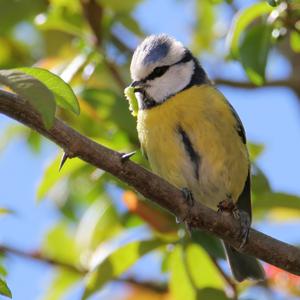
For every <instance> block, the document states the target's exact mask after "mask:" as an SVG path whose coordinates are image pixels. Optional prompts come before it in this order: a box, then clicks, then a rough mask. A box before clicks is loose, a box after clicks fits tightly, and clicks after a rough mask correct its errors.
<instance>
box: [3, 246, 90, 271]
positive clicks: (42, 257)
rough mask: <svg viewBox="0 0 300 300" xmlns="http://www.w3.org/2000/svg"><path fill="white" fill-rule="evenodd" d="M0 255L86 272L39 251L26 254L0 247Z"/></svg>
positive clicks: (8, 247)
mask: <svg viewBox="0 0 300 300" xmlns="http://www.w3.org/2000/svg"><path fill="white" fill-rule="evenodd" d="M0 253H8V254H14V255H17V256H21V257H24V258H29V259H34V260H38V261H41V262H43V263H47V264H49V265H53V266H58V267H63V268H66V269H68V270H70V271H73V272H76V273H80V274H85V273H86V271H85V270H84V269H83V268H80V267H76V266H74V265H71V264H68V263H65V262H62V261H59V260H56V259H53V258H50V257H47V256H45V255H43V254H42V253H41V252H39V251H33V252H26V251H22V250H20V249H16V248H13V247H10V246H4V245H0Z"/></svg>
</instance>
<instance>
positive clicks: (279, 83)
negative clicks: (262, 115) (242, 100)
mask: <svg viewBox="0 0 300 300" xmlns="http://www.w3.org/2000/svg"><path fill="white" fill-rule="evenodd" d="M213 82H214V83H215V84H217V85H219V84H220V85H228V86H232V87H236V88H243V89H255V88H263V87H289V88H292V89H294V90H295V91H299V89H300V84H299V83H297V81H296V80H294V79H292V78H290V79H283V80H273V81H267V82H266V83H265V84H264V85H262V86H258V85H255V84H254V83H252V82H248V81H235V80H230V79H225V78H215V79H214V80H213Z"/></svg>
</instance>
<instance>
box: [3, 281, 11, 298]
mask: <svg viewBox="0 0 300 300" xmlns="http://www.w3.org/2000/svg"><path fill="white" fill-rule="evenodd" d="M0 295H3V296H6V297H8V298H12V294H11V291H10V289H9V288H8V286H7V284H6V282H5V281H3V280H2V279H1V278H0Z"/></svg>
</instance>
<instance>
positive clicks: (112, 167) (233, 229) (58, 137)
mask: <svg viewBox="0 0 300 300" xmlns="http://www.w3.org/2000/svg"><path fill="white" fill-rule="evenodd" d="M0 112H1V113H3V114H5V115H7V116H9V117H11V118H13V119H15V120H17V121H19V122H21V123H23V124H24V125H26V126H28V127H30V128H32V129H34V130H36V131H38V132H39V133H40V134H42V135H44V136H45V137H47V138H48V139H50V140H52V141H53V142H54V143H56V144H57V145H59V146H60V147H62V148H63V149H64V151H65V152H66V153H67V154H68V156H69V157H79V158H80V159H82V160H84V161H86V162H87V163H89V164H92V165H94V166H95V167H97V168H101V169H103V170H105V171H107V172H109V173H111V174H112V175H114V176H116V177H117V178H119V179H120V180H121V181H123V182H126V183H127V184H129V185H131V186H133V187H134V188H135V189H136V190H137V191H138V192H140V193H141V194H143V195H144V196H145V197H146V198H149V199H151V200H152V201H154V202H155V203H157V204H158V205H160V206H161V207H163V208H165V209H167V210H169V211H170V212H171V213H173V214H174V215H176V216H177V217H178V218H179V219H184V218H187V220H188V222H190V223H191V225H192V226H193V227H195V228H198V229H202V230H206V231H208V232H211V233H213V234H215V235H216V236H218V237H219V238H221V239H223V240H225V241H226V242H228V243H229V244H231V245H232V246H233V247H235V248H238V247H239V245H240V242H239V241H238V240H237V238H236V237H237V235H238V233H239V224H238V222H237V221H236V220H234V219H233V218H231V217H229V216H226V215H224V214H223V215H222V214H218V213H217V212H215V211H213V210H211V209H210V208H208V207H206V206H204V205H202V204H201V203H199V202H196V203H195V205H194V206H193V209H191V210H189V207H188V205H187V203H186V200H185V199H184V197H183V196H182V193H181V191H179V190H178V189H176V188H175V187H173V186H172V185H171V184H169V183H168V182H166V181H165V180H163V179H162V178H160V177H158V176H156V175H154V174H152V173H151V172H150V171H148V170H146V169H144V168H142V167H141V166H139V165H137V164H135V163H133V162H131V161H122V159H121V154H120V153H118V152H116V151H113V150H111V149H108V148H106V147H104V146H102V145H100V144H97V143H96V142H94V141H92V140H90V139H88V138H87V137H85V136H83V135H81V134H80V133H78V132H77V131H75V130H74V129H72V128H70V127H69V126H67V125H65V124H64V123H63V122H61V121H59V120H57V119H56V120H55V122H54V126H53V127H52V128H51V129H50V130H47V129H46V128H45V127H44V125H43V123H42V120H41V118H40V116H39V114H38V113H37V112H35V111H34V110H33V108H32V107H31V106H30V105H29V104H27V103H25V102H24V101H23V100H22V99H21V98H20V97H19V96H17V95H15V94H12V93H9V92H5V91H0ZM240 251H241V252H243V253H247V254H250V255H252V256H255V257H257V258H259V259H261V260H263V261H265V262H268V263H269V264H272V265H275V266H277V267H279V268H281V269H284V270H286V271H288V272H291V273H293V274H296V275H300V249H298V248H296V247H294V246H292V245H289V244H286V243H284V242H281V241H279V240H276V239H274V238H272V237H270V236H267V235H265V234H263V233H261V232H259V231H256V230H254V229H250V233H249V241H248V243H247V244H246V245H245V247H244V248H243V249H241V250H240Z"/></svg>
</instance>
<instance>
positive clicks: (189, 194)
mask: <svg viewBox="0 0 300 300" xmlns="http://www.w3.org/2000/svg"><path fill="white" fill-rule="evenodd" d="M181 192H182V195H183V197H184V198H185V199H186V201H187V204H188V213H187V214H186V216H185V217H184V218H183V220H180V219H178V218H177V217H176V222H177V223H184V225H185V229H186V231H187V233H188V235H189V236H191V235H192V234H191V231H192V227H191V224H190V223H189V222H188V217H189V215H190V211H191V209H192V207H193V206H194V204H195V199H194V197H193V194H192V192H191V191H190V190H189V189H188V188H182V189H181Z"/></svg>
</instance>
